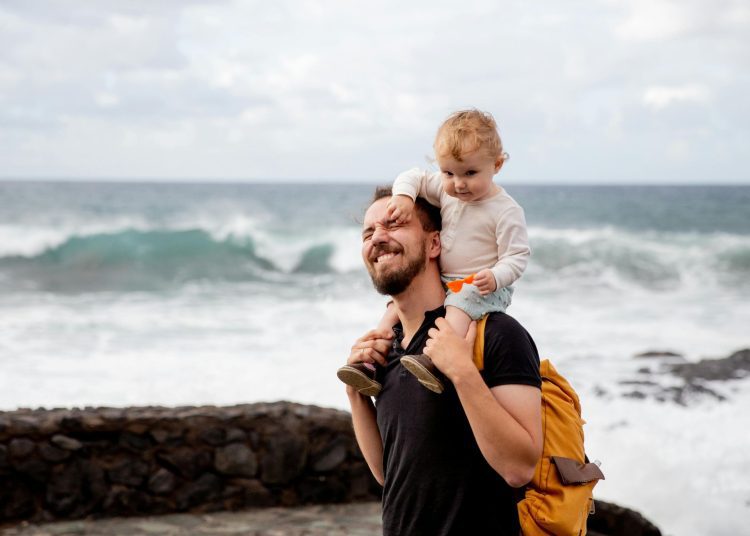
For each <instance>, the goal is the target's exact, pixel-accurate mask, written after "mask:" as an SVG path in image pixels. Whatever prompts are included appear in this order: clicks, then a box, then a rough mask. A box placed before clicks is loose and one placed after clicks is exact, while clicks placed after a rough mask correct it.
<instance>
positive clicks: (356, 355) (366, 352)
mask: <svg viewBox="0 0 750 536" xmlns="http://www.w3.org/2000/svg"><path fill="white" fill-rule="evenodd" d="M391 339H393V330H387V329H381V330H378V329H372V330H370V331H368V332H367V333H365V334H364V335H363V336H362V337H360V338H359V339H357V342H355V343H354V345H353V346H352V350H351V353H350V354H349V358H348V359H347V360H346V364H347V365H353V364H355V363H378V364H379V365H383V366H385V365H386V364H387V361H386V357H387V356H388V352H389V351H390V349H391Z"/></svg>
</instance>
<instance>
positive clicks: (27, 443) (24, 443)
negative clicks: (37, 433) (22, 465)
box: [8, 438, 36, 459]
mask: <svg viewBox="0 0 750 536" xmlns="http://www.w3.org/2000/svg"><path fill="white" fill-rule="evenodd" d="M34 450H36V443H34V442H33V441H31V440H30V439H25V438H20V439H13V440H11V442H10V443H9V444H8V454H9V455H10V457H11V458H14V459H21V458H26V457H27V456H29V455H30V454H31V453H32V452H34Z"/></svg>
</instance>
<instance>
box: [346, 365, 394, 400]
mask: <svg viewBox="0 0 750 536" xmlns="http://www.w3.org/2000/svg"><path fill="white" fill-rule="evenodd" d="M336 376H338V378H339V380H341V381H342V382H344V383H345V384H346V385H351V386H352V387H354V388H355V389H356V390H357V391H358V392H359V394H361V395H364V396H377V395H378V393H380V390H381V389H382V388H383V386H382V385H380V382H378V381H377V380H376V379H375V367H374V366H373V365H371V364H370V363H355V364H353V365H344V366H343V367H341V368H340V369H339V370H338V371H337V372H336Z"/></svg>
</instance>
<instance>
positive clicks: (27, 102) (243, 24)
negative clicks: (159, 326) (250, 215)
mask: <svg viewBox="0 0 750 536" xmlns="http://www.w3.org/2000/svg"><path fill="white" fill-rule="evenodd" d="M749 35H750V4H749V3H748V2H747V1H746V0H621V1H618V0H587V1H580V0H567V1H565V2H559V1H557V0H540V1H536V2H529V1H522V0H513V1H504V2H498V1H496V0H489V1H479V0H477V1H475V0H464V1H462V2H442V1H437V0H431V1H429V2H428V1H423V0H416V1H410V2H402V1H400V2H396V1H390V0H386V1H375V2H356V1H343V0H342V1H333V0H330V1H329V0H274V1H273V2H268V1H234V2H233V1H220V0H207V1H200V0H193V1H187V0H185V1H178V0H159V1H154V0H127V1H124V0H123V1H118V0H98V1H96V2H86V1H82V0H77V1H70V0H57V1H40V0H0V178H2V179H13V180H18V179H21V180H26V179H86V180H128V179H134V180H167V181H169V180H202V181H259V182H274V181H324V180H325V181H329V180H330V181H347V182H372V181H382V180H383V179H390V178H392V177H395V175H396V174H397V173H398V172H399V171H402V170H404V169H407V168H411V167H414V166H421V167H428V166H431V165H433V164H431V159H430V157H431V156H432V152H431V147H432V141H433V137H434V134H435V131H436V129H437V127H438V126H439V124H440V122H441V121H442V120H443V119H444V118H445V117H446V116H447V115H448V114H449V113H451V112H452V111H455V110H458V109H463V108H471V107H476V108H479V109H482V110H486V111H489V112H491V113H492V114H493V115H494V116H495V118H496V119H497V121H498V124H499V128H500V133H501V136H502V139H503V143H504V146H505V149H506V151H507V152H509V153H510V155H511V158H510V160H509V161H508V163H507V164H506V166H505V167H504V168H503V170H502V171H501V173H500V175H499V176H498V178H497V180H498V182H500V183H503V182H509V183H519V184H535V183H547V184H549V183H563V184H566V183H602V184H609V183H617V184H630V183H662V184H695V183H700V184H719V183H722V184H727V183H728V184H750V165H748V160H749V157H750V98H748V95H750V38H748V36H749Z"/></svg>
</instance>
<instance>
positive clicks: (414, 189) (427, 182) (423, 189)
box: [393, 168, 443, 207]
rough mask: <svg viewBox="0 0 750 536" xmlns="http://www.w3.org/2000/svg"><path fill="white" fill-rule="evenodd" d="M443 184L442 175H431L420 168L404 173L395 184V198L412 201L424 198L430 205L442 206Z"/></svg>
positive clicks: (397, 178)
mask: <svg viewBox="0 0 750 536" xmlns="http://www.w3.org/2000/svg"><path fill="white" fill-rule="evenodd" d="M442 193H443V183H442V180H441V178H440V173H429V172H427V171H423V170H421V169H419V168H413V169H410V170H408V171H404V172H403V173H401V174H399V176H398V177H396V180H395V181H394V182H393V197H394V198H395V197H396V196H402V195H403V196H406V197H408V198H409V199H411V200H412V201H416V199H417V197H422V198H424V199H425V200H426V201H427V202H428V203H429V204H431V205H434V206H436V207H439V206H440V196H441V194H442Z"/></svg>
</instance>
